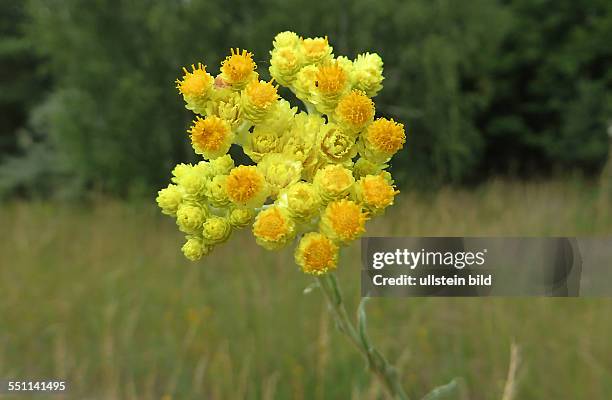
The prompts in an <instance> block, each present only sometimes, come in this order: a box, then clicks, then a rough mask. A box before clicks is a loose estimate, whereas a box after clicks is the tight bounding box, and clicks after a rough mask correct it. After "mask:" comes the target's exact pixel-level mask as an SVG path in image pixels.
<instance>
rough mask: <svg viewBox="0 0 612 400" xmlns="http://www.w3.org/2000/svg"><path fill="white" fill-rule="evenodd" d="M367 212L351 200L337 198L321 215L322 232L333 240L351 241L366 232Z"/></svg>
mask: <svg viewBox="0 0 612 400" xmlns="http://www.w3.org/2000/svg"><path fill="white" fill-rule="evenodd" d="M366 220H367V216H366V214H365V213H364V212H363V209H362V207H361V206H360V205H359V204H357V203H355V202H354V201H351V200H346V199H342V200H337V201H334V202H331V203H329V204H328V205H327V208H325V211H324V212H323V215H322V216H321V223H320V229H321V232H322V233H324V234H325V235H327V236H329V237H330V238H331V239H332V240H335V241H337V242H340V243H344V244H346V243H349V242H351V241H353V240H355V239H357V238H358V237H359V236H360V235H361V234H362V233H363V232H365V222H366Z"/></svg>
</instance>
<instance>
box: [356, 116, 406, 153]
mask: <svg viewBox="0 0 612 400" xmlns="http://www.w3.org/2000/svg"><path fill="white" fill-rule="evenodd" d="M361 139H362V141H361V155H362V156H363V157H365V158H368V159H370V160H371V161H374V162H386V161H388V160H389V159H390V158H391V157H393V155H394V154H395V153H397V151H398V150H399V149H401V148H402V147H403V146H404V143H405V142H406V134H405V133H404V125H402V124H400V123H397V122H395V121H393V119H391V120H388V119H386V118H379V119H377V120H376V121H374V122H373V123H371V124H370V126H368V129H367V130H366V131H365V132H363V134H362V135H361Z"/></svg>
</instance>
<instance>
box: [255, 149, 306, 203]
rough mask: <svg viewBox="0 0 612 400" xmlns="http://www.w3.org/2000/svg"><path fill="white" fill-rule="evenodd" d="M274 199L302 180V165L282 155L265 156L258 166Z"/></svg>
mask: <svg viewBox="0 0 612 400" xmlns="http://www.w3.org/2000/svg"><path fill="white" fill-rule="evenodd" d="M258 166H259V170H260V171H261V172H262V173H263V175H264V177H265V179H266V182H267V183H268V185H269V187H270V195H271V196H272V197H273V198H274V197H276V196H277V195H278V193H279V192H280V191H281V190H283V189H284V188H286V187H287V186H289V185H291V184H293V183H296V182H297V181H299V180H300V176H301V174H302V163H301V162H300V161H296V160H295V159H293V158H289V157H287V156H285V155H283V154H280V153H271V154H267V155H265V156H264V157H263V158H262V159H261V162H260V163H259V164H258Z"/></svg>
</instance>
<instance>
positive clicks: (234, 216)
mask: <svg viewBox="0 0 612 400" xmlns="http://www.w3.org/2000/svg"><path fill="white" fill-rule="evenodd" d="M254 219H255V210H254V209H253V208H248V207H233V208H232V209H231V210H230V212H229V223H230V225H231V226H233V227H234V228H244V227H246V226H248V225H250V224H251V222H253V220H254Z"/></svg>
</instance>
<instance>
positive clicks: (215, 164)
mask: <svg viewBox="0 0 612 400" xmlns="http://www.w3.org/2000/svg"><path fill="white" fill-rule="evenodd" d="M232 168H234V160H232V156H230V155H229V154H226V155H224V156H221V157H219V158H216V159H214V160H212V161H211V162H210V169H211V173H212V176H216V175H227V174H229V172H230V171H231V170H232Z"/></svg>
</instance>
